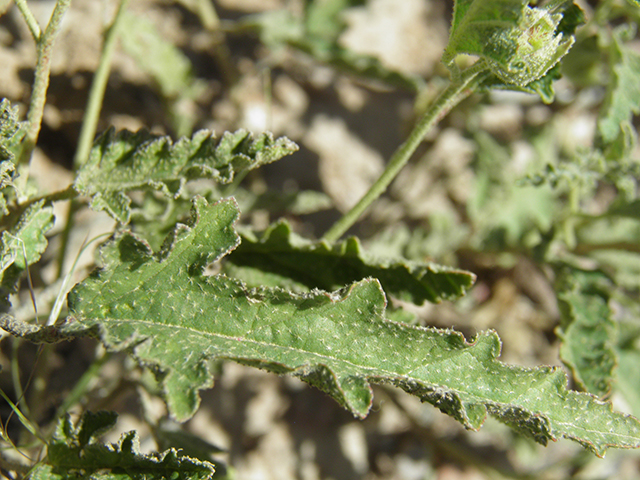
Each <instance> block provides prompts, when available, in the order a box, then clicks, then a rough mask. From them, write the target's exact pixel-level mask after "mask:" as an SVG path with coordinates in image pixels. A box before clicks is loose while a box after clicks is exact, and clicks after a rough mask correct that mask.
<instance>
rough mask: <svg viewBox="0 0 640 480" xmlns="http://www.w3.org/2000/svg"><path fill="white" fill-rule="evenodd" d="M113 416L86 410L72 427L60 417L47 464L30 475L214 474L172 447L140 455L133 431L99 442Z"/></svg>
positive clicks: (187, 479) (197, 477)
mask: <svg viewBox="0 0 640 480" xmlns="http://www.w3.org/2000/svg"><path fill="white" fill-rule="evenodd" d="M116 419H117V415H116V414H115V413H114V412H96V413H92V412H85V414H84V415H83V416H82V418H81V419H80V421H79V422H78V425H77V426H75V425H73V423H72V422H71V420H70V418H69V416H68V415H67V416H65V417H64V418H62V419H61V420H60V422H59V423H58V426H57V428H56V431H55V434H54V436H53V439H52V440H51V442H50V443H49V445H48V448H47V451H48V456H47V461H46V463H42V464H40V465H38V466H37V467H36V468H35V469H34V472H33V473H32V474H31V478H34V479H36V480H40V479H41V480H59V479H60V480H62V479H70V478H92V479H96V480H107V479H109V480H111V479H118V480H120V479H121V480H127V479H139V478H144V479H149V480H153V479H157V480H161V479H167V478H172V479H180V480H183V479H184V480H205V479H208V478H211V477H212V476H213V473H214V468H213V465H212V464H210V463H208V462H203V461H200V460H195V459H193V458H189V457H186V456H184V455H181V454H179V453H178V451H177V450H175V449H173V448H171V449H169V450H167V451H165V452H163V453H155V454H149V455H145V454H141V453H140V451H139V448H140V445H139V443H140V442H139V440H138V434H137V433H136V432H135V431H132V432H128V433H125V434H123V435H122V437H121V438H120V441H119V442H118V443H117V444H103V443H99V442H98V441H97V437H98V436H99V435H101V434H102V433H104V432H105V431H107V430H109V429H111V428H112V427H113V426H114V425H115V422H116Z"/></svg>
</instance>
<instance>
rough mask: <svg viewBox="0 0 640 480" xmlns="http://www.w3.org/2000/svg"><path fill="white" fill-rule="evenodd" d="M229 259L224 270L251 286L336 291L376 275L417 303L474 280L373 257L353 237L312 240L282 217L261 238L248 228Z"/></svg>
mask: <svg viewBox="0 0 640 480" xmlns="http://www.w3.org/2000/svg"><path fill="white" fill-rule="evenodd" d="M227 260H228V262H229V263H231V265H229V266H228V267H226V268H227V271H229V272H230V273H232V274H233V275H234V276H240V278H242V279H243V280H245V281H246V282H247V283H248V284H249V285H250V286H257V285H260V284H263V285H264V284H267V283H271V282H270V281H269V278H271V279H274V280H275V279H276V278H278V279H288V280H290V281H293V283H292V284H287V283H286V282H287V280H282V282H283V283H282V284H280V285H281V286H285V285H286V286H288V287H289V288H291V287H293V286H294V285H296V286H299V285H302V286H304V287H306V289H309V290H310V289H313V288H320V289H323V290H336V289H338V288H340V287H342V286H344V285H347V284H349V283H353V282H355V281H358V280H361V279H363V278H366V277H374V278H377V279H378V280H380V283H381V284H382V288H383V289H384V291H385V292H386V293H387V294H388V295H391V296H393V297H396V298H399V299H401V300H405V301H409V302H413V303H416V304H418V305H421V304H423V303H424V302H425V301H429V302H440V301H442V300H453V299H455V298H457V297H460V296H462V295H464V293H465V291H466V290H467V289H468V288H470V287H471V286H472V285H473V282H474V281H475V275H473V274H472V273H471V272H466V271H464V270H460V269H455V268H449V267H445V266H443V265H438V264H436V263H419V262H410V261H408V260H403V259H388V258H387V259H385V258H373V257H371V256H370V255H367V253H366V251H365V250H364V249H363V248H362V245H361V244H360V241H359V240H358V239H357V238H356V237H350V238H348V239H346V240H344V241H343V242H339V243H336V244H333V245H330V244H328V243H327V242H311V241H309V240H305V239H304V238H302V237H300V236H299V235H296V234H295V233H294V232H292V231H291V227H290V226H289V224H288V223H287V222H285V221H280V222H278V223H277V224H274V225H272V226H271V227H270V228H269V229H268V230H267V231H265V232H264V233H263V234H262V235H260V236H259V237H256V236H254V235H250V234H249V232H247V235H244V236H243V239H242V243H241V244H240V246H239V247H238V248H237V249H235V250H234V251H233V252H232V253H231V254H230V255H229V256H228V257H227ZM233 267H238V268H233ZM261 273H262V275H261ZM275 285H278V282H275Z"/></svg>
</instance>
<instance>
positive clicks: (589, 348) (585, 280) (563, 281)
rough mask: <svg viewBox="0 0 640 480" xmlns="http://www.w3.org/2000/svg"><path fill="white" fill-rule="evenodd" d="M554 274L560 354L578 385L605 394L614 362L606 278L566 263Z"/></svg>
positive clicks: (614, 355)
mask: <svg viewBox="0 0 640 480" xmlns="http://www.w3.org/2000/svg"><path fill="white" fill-rule="evenodd" d="M558 277H559V278H558V285H557V287H556V295H557V297H558V305H559V307H560V312H561V316H562V320H561V324H560V326H559V327H558V328H557V330H556V333H557V334H558V336H559V337H560V339H561V340H562V345H561V347H560V358H561V359H562V361H563V362H564V363H565V365H567V366H568V367H569V368H570V369H571V372H572V373H573V376H574V378H575V380H576V382H577V384H578V385H579V386H580V387H581V388H583V389H584V390H586V391H587V392H589V393H593V394H594V395H596V396H598V397H604V396H607V395H608V394H609V393H610V392H611V386H612V382H613V371H614V369H615V368H616V366H617V363H618V362H617V356H616V353H615V351H614V344H615V337H616V333H617V328H616V323H615V322H614V321H613V318H612V312H611V308H610V307H609V293H608V290H609V289H610V288H611V285H610V281H609V279H608V277H607V276H605V275H604V274H602V273H600V272H597V271H592V272H589V271H583V270H577V269H574V268H569V267H567V268H563V269H560V271H559V272H558Z"/></svg>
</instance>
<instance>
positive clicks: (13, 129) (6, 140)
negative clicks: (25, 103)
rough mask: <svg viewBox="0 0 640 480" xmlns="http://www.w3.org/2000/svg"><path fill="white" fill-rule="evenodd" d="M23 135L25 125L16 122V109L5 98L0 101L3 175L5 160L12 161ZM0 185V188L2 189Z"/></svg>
mask: <svg viewBox="0 0 640 480" xmlns="http://www.w3.org/2000/svg"><path fill="white" fill-rule="evenodd" d="M24 134H25V124H24V123H23V122H20V121H18V107H12V106H11V102H9V100H7V99H6V98H3V99H2V100H1V101H0V162H2V165H3V169H2V174H3V178H2V180H4V173H5V169H6V166H5V165H4V162H5V161H6V160H13V159H14V156H15V155H14V151H13V150H14V149H15V148H16V147H17V146H18V145H19V144H20V141H21V140H22V138H23V137H24ZM2 186H3V185H2V184H0V188H2Z"/></svg>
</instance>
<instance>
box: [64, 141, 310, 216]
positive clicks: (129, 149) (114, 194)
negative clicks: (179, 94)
mask: <svg viewBox="0 0 640 480" xmlns="http://www.w3.org/2000/svg"><path fill="white" fill-rule="evenodd" d="M297 148H298V147H297V145H295V144H294V143H293V142H291V141H290V140H289V139H287V138H284V137H283V138H279V139H275V140H274V138H273V136H272V135H271V134H269V133H264V134H261V135H259V136H258V137H257V138H255V139H254V138H253V136H252V134H251V133H249V132H247V131H246V130H238V131H237V132H235V133H230V132H226V133H225V134H224V135H222V137H221V138H217V137H216V136H215V135H214V134H213V133H212V132H210V131H208V130H201V131H199V132H196V133H195V134H194V135H193V136H192V137H191V138H182V139H181V140H179V141H177V142H176V143H173V142H172V141H171V139H170V138H169V137H167V136H158V135H152V134H151V133H149V132H147V131H144V130H142V131H139V132H137V133H132V132H128V131H121V132H116V131H115V130H114V129H109V130H107V131H106V132H105V133H104V134H102V135H101V136H100V137H99V138H98V139H97V140H96V141H95V144H94V147H93V149H92V150H91V155H90V156H89V160H88V161H87V163H86V164H85V165H83V166H82V168H81V169H80V171H79V172H78V176H77V177H76V181H75V183H74V188H75V189H76V190H77V191H78V192H80V193H82V194H83V195H88V196H90V197H91V199H92V200H91V206H92V207H93V208H94V209H96V210H106V211H107V212H109V214H110V215H112V216H113V217H114V218H115V219H116V220H118V221H120V222H122V223H128V222H129V216H130V204H131V199H130V198H129V197H128V196H127V195H126V192H127V191H130V190H134V189H142V188H150V189H155V190H158V191H160V192H162V193H164V194H165V195H167V196H176V195H178V193H179V192H180V190H181V188H182V187H183V185H184V184H185V183H186V182H187V181H188V180H192V179H194V178H210V179H213V180H216V181H217V182H219V183H223V184H224V183H229V182H231V181H232V180H233V178H234V177H235V175H237V174H238V173H239V172H243V171H247V170H252V169H254V168H257V167H259V166H261V165H264V164H267V163H271V162H273V161H275V160H278V159H280V158H282V157H283V156H285V155H289V154H291V153H292V152H294V151H296V150H297Z"/></svg>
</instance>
